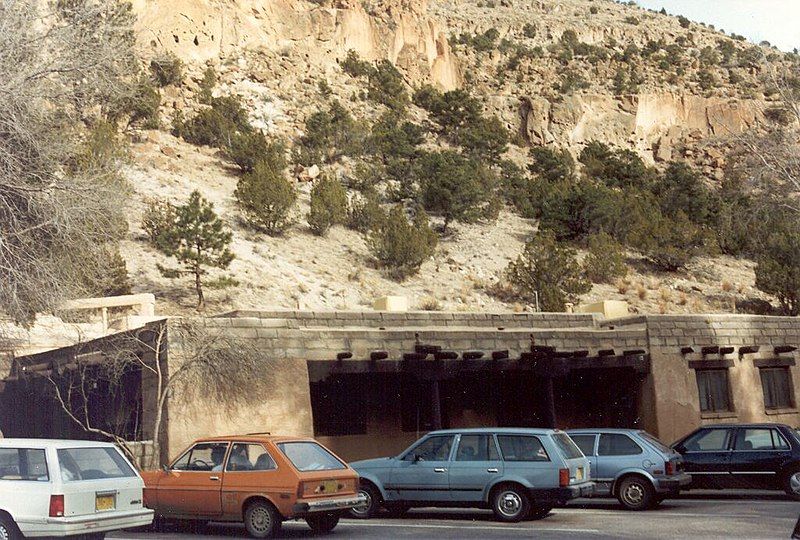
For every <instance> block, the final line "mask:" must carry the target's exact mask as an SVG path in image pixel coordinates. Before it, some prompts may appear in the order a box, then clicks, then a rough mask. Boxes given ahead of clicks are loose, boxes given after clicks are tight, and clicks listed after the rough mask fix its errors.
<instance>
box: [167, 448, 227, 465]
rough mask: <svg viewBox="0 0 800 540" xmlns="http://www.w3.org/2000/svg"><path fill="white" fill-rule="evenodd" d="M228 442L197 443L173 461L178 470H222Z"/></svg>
mask: <svg viewBox="0 0 800 540" xmlns="http://www.w3.org/2000/svg"><path fill="white" fill-rule="evenodd" d="M227 450H228V443H226V442H219V443H218V442H208V443H197V444H196V445H194V446H193V447H192V448H191V449H189V450H188V451H187V452H186V453H185V454H184V455H182V456H181V457H180V458H178V460H177V461H175V463H173V465H172V468H173V469H174V470H176V471H212V472H213V471H221V470H222V462H223V460H224V459H225V452H226V451H227Z"/></svg>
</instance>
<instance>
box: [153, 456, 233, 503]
mask: <svg viewBox="0 0 800 540" xmlns="http://www.w3.org/2000/svg"><path fill="white" fill-rule="evenodd" d="M228 446H229V443H228V442H218V441H214V442H201V443H197V444H195V445H194V446H192V447H191V448H190V449H189V450H187V451H186V452H185V453H184V454H183V455H182V456H181V457H179V458H178V459H177V460H175V462H174V463H173V464H172V466H171V467H170V468H169V470H168V471H167V473H166V474H164V475H163V476H162V477H161V478H160V479H159V482H158V488H157V489H158V495H157V500H158V513H160V514H162V515H165V516H171V515H172V516H189V517H191V516H200V517H213V516H219V515H221V514H222V481H223V478H224V474H225V473H224V470H223V468H224V461H225V455H226V453H227V451H228Z"/></svg>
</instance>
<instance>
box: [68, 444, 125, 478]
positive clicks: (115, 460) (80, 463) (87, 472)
mask: <svg viewBox="0 0 800 540" xmlns="http://www.w3.org/2000/svg"><path fill="white" fill-rule="evenodd" d="M58 464H59V467H60V468H61V479H62V480H63V481H64V482H75V481H78V480H100V479H104V478H127V477H131V476H136V472H135V471H134V470H133V469H132V468H131V466H130V465H128V462H127V461H125V458H123V457H122V456H121V455H120V453H119V452H118V451H117V450H116V449H115V448H111V447H101V448H62V449H60V450H58Z"/></svg>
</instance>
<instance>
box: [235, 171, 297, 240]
mask: <svg viewBox="0 0 800 540" xmlns="http://www.w3.org/2000/svg"><path fill="white" fill-rule="evenodd" d="M279 165H280V163H274V162H273V161H270V160H266V159H260V160H258V161H257V162H256V164H255V166H254V168H253V170H252V171H251V172H248V173H245V174H244V175H243V176H242V177H241V178H240V179H239V183H238V184H237V185H236V191H235V193H234V194H235V195H236V199H237V201H238V202H239V207H240V208H241V209H242V211H243V212H244V214H245V218H246V219H247V222H248V223H249V224H251V225H253V226H254V227H256V228H259V229H264V230H265V231H267V233H268V234H271V235H279V234H281V233H282V232H283V231H284V230H286V227H288V226H289V225H290V224H291V222H292V219H291V216H290V212H291V210H292V207H293V206H294V203H295V201H297V192H296V191H295V189H294V186H293V185H292V183H291V182H290V181H289V180H288V179H287V178H286V175H285V174H283V170H282V169H280V168H277V166H279Z"/></svg>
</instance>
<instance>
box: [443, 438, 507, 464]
mask: <svg viewBox="0 0 800 540" xmlns="http://www.w3.org/2000/svg"><path fill="white" fill-rule="evenodd" d="M464 437H487V438H488V444H490V445H492V446H493V447H494V452H495V456H496V457H495V458H494V459H492V458H491V451H490V448H489V447H488V446H487V448H486V450H487V458H486V459H471V460H462V459H458V450H459V449H460V448H461V442H462V441H463V440H464ZM454 449H455V451H454V452H453V453H452V457H453V459H452V461H453V463H481V462H487V461H502V460H503V458H502V456H501V454H500V447H499V446H498V445H497V440H496V439H495V436H494V433H459V434H458V441H457V442H456V444H455V446H454Z"/></svg>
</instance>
